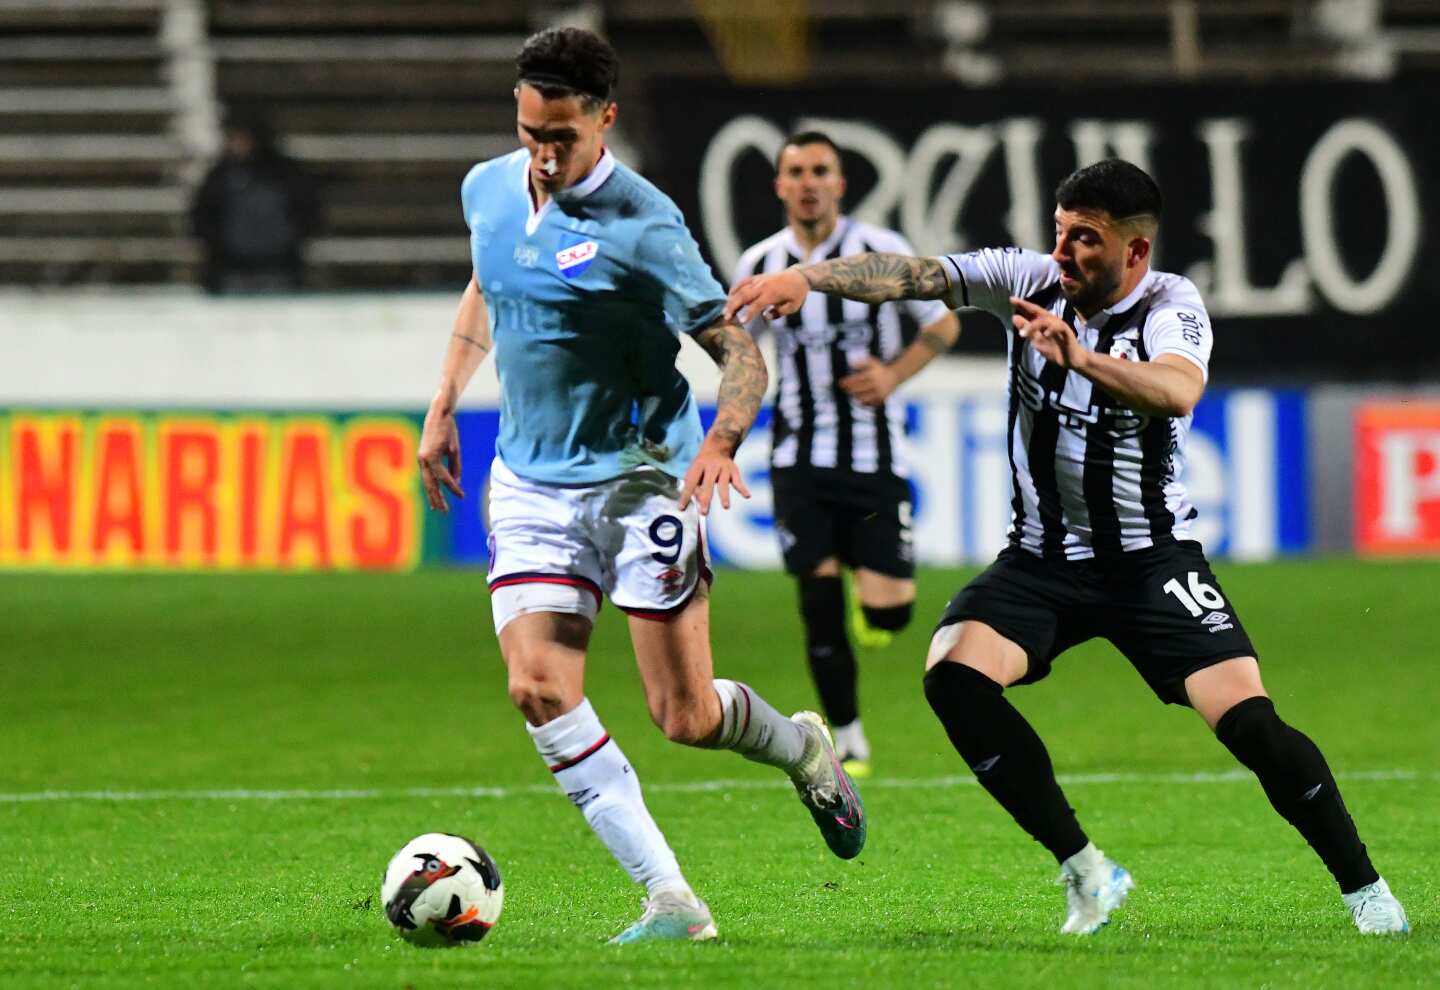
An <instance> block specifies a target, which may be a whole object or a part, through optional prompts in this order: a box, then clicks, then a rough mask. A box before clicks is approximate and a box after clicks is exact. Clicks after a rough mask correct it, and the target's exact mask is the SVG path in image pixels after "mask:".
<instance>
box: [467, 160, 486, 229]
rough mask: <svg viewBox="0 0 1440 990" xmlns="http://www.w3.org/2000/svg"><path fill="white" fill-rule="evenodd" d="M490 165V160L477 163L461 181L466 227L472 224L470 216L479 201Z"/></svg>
mask: <svg viewBox="0 0 1440 990" xmlns="http://www.w3.org/2000/svg"><path fill="white" fill-rule="evenodd" d="M489 165H490V163H489V162H481V163H480V164H478V165H476V166H475V167H473V168H472V169H470V171H469V172H467V173H466V174H465V178H464V180H463V181H462V182H461V183H460V212H461V214H462V215H463V216H464V217H465V226H466V227H469V226H470V225H471V224H470V218H471V215H472V214H473V213H474V211H475V207H476V205H477V204H478V203H479V200H480V186H481V184H482V182H483V177H484V175H485V170H486V169H487V168H488V167H489Z"/></svg>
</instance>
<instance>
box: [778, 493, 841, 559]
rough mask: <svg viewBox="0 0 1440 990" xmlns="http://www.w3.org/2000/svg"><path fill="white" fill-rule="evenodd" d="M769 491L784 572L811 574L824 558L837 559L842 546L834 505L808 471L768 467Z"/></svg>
mask: <svg viewBox="0 0 1440 990" xmlns="http://www.w3.org/2000/svg"><path fill="white" fill-rule="evenodd" d="M770 492H771V497H772V498H773V500H774V504H775V535H776V537H777V538H778V539H779V540H780V554H781V556H782V557H783V558H784V560H785V570H786V571H787V572H789V573H791V574H794V575H796V576H800V577H803V576H806V575H809V574H813V573H814V572H815V570H816V568H817V567H819V566H820V564H821V563H823V562H824V561H826V560H829V559H830V558H836V559H837V560H838V559H839V557H840V555H841V551H842V549H843V548H842V546H841V543H840V540H839V538H838V532H837V525H838V518H837V516H836V513H835V507H834V506H833V505H832V504H830V502H829V501H828V500H827V499H826V498H824V496H823V493H822V492H821V491H820V487H819V485H818V484H817V483H816V481H815V479H814V477H813V476H812V475H810V473H809V472H806V471H795V470H787V469H784V468H782V469H780V470H774V471H771V472H770Z"/></svg>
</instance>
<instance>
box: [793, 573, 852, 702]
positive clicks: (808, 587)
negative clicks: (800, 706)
mask: <svg viewBox="0 0 1440 990" xmlns="http://www.w3.org/2000/svg"><path fill="white" fill-rule="evenodd" d="M800 617H801V618H802V619H804V620H805V656H806V657H807V658H808V659H809V661H810V676H811V677H813V678H814V679H815V689H816V691H818V692H819V694H820V707H821V708H823V709H825V717H826V718H827V719H829V720H830V724H831V725H849V724H850V723H851V722H853V721H855V720H856V719H857V718H859V717H860V702H859V699H858V698H857V697H856V693H855V689H856V681H857V680H858V678H859V671H858V670H857V669H856V666H855V654H854V653H853V652H852V651H851V649H850V638H849V637H848V636H847V635H846V634H845V586H844V584H843V583H841V580H840V578H838V577H802V578H801V579H800Z"/></svg>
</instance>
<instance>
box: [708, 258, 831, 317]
mask: <svg viewBox="0 0 1440 990" xmlns="http://www.w3.org/2000/svg"><path fill="white" fill-rule="evenodd" d="M809 294H810V281H809V279H807V278H806V277H805V276H804V275H801V274H800V273H799V272H798V271H796V270H795V269H793V268H787V269H785V270H784V271H783V272H774V273H773V274H770V275H751V276H750V277H749V278H744V279H741V280H740V281H739V282H736V283H735V287H734V288H733V289H731V290H730V298H729V299H728V300H726V302H725V319H727V320H734V319H738V320H739V322H740V323H741V324H745V323H749V322H750V321H751V320H753V319H754V318H755V317H757V316H764V317H766V318H767V319H771V320H773V319H775V318H777V317H780V316H789V315H790V314H791V313H793V312H795V311H796V310H798V309H799V308H800V306H801V304H802V303H804V302H805V297H806V296H808V295H809Z"/></svg>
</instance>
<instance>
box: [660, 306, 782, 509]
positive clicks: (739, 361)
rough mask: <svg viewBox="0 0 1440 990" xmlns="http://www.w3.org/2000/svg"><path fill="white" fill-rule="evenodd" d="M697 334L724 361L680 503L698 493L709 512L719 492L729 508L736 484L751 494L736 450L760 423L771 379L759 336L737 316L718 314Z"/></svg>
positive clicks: (712, 354) (718, 360)
mask: <svg viewBox="0 0 1440 990" xmlns="http://www.w3.org/2000/svg"><path fill="white" fill-rule="evenodd" d="M694 339H695V343H697V344H699V345H700V346H701V347H702V348H704V349H705V352H706V353H707V354H709V355H710V357H711V358H713V359H714V360H715V363H716V364H717V365H719V366H720V393H719V397H718V399H717V401H716V410H715V422H714V423H713V424H712V425H711V427H710V432H709V433H707V434H705V442H704V443H702V444H701V445H700V453H699V454H698V455H697V456H696V458H695V462H694V463H693V464H691V465H690V469H689V470H688V471H686V472H685V487H684V488H683V490H682V491H681V493H680V508H682V509H683V508H685V507H686V506H687V505H688V504H689V503H690V499H691V498H692V497H693V498H694V499H695V500H696V501H697V502H699V503H700V512H701V514H702V515H704V514H705V513H708V512H709V511H710V499H711V497H712V495H714V494H718V495H719V496H720V504H721V505H722V506H724V507H725V508H727V509H728V508H730V488H731V487H732V486H733V487H734V488H735V490H736V491H738V492H739V493H740V494H741V495H744V496H745V497H746V498H749V497H750V490H749V489H748V488H746V487H745V481H744V479H743V478H742V477H741V476H740V469H739V468H738V467H736V466H735V451H737V450H738V449H739V448H740V441H742V440H744V439H745V434H747V433H749V432H750V427H751V426H752V425H754V423H755V417H756V415H758V414H759V412H760V403H761V402H762V401H763V400H764V398H765V387H766V385H768V384H769V380H770V379H769V374H768V373H767V372H766V370H765V359H764V358H762V357H761V356H760V349H759V348H758V347H756V346H755V340H754V338H752V337H751V336H750V334H748V333H746V332H745V330H744V329H743V328H741V327H739V326H737V325H736V324H735V323H734V322H732V321H730V320H727V319H721V320H717V321H716V322H715V323H712V324H711V325H710V326H708V327H706V328H705V329H704V330H701V331H700V332H699V333H697V334H695V338H694Z"/></svg>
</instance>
